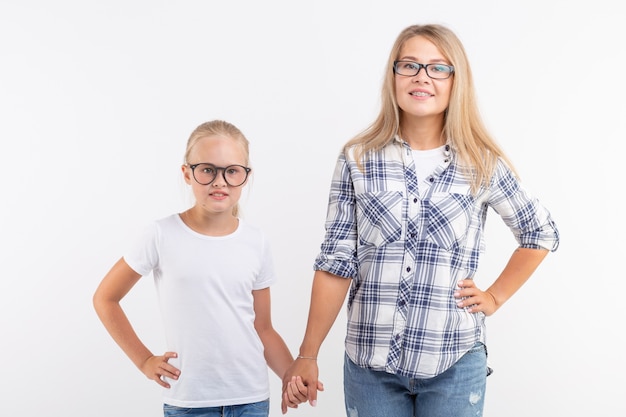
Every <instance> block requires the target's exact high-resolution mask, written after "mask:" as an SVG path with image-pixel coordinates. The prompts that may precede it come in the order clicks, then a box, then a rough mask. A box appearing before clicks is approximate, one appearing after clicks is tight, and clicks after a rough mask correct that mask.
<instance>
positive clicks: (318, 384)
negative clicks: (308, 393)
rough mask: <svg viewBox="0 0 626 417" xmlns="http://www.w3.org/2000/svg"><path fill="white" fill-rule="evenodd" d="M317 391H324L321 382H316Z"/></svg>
mask: <svg viewBox="0 0 626 417" xmlns="http://www.w3.org/2000/svg"><path fill="white" fill-rule="evenodd" d="M317 390H318V391H324V384H323V383H322V381H317Z"/></svg>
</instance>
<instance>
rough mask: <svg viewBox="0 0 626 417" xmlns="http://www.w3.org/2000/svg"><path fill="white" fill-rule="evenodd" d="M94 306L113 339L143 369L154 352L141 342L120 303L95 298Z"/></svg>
mask: <svg viewBox="0 0 626 417" xmlns="http://www.w3.org/2000/svg"><path fill="white" fill-rule="evenodd" d="M94 307H95V309H96V312H97V313H98V317H99V318H100V320H101V321H102V324H103V325H104V327H105V328H106V330H107V331H108V332H109V334H110V335H111V337H112V338H113V340H114V341H115V342H116V343H117V344H118V345H119V347H120V348H122V350H123V351H124V353H126V355H127V356H128V357H129V358H130V360H131V361H132V362H133V363H134V364H135V366H137V368H139V369H141V365H143V364H144V362H145V361H146V359H148V358H149V357H151V356H153V354H152V352H151V351H150V350H149V349H148V348H147V347H146V346H145V345H144V344H143V343H142V342H141V340H140V339H139V337H138V336H137V334H136V333H135V330H134V329H133V327H132V326H131V324H130V322H129V320H128V318H127V317H126V314H124V311H123V310H122V308H121V306H120V305H119V303H117V302H114V301H99V300H94Z"/></svg>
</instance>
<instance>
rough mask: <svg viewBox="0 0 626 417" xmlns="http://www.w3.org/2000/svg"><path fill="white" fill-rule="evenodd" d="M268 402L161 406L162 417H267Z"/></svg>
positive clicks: (268, 410) (268, 412) (268, 411)
mask: <svg viewBox="0 0 626 417" xmlns="http://www.w3.org/2000/svg"><path fill="white" fill-rule="evenodd" d="M269 414H270V401H269V400H265V401H259V402H258V403H250V404H239V405H226V406H222V407H201V408H186V407H175V406H173V405H169V404H163V416H164V417H183V416H184V417H189V416H193V417H268V416H269Z"/></svg>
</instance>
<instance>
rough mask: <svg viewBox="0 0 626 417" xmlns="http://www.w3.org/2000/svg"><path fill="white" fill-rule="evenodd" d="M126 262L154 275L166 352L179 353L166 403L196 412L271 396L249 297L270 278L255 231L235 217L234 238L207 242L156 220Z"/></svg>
mask: <svg viewBox="0 0 626 417" xmlns="http://www.w3.org/2000/svg"><path fill="white" fill-rule="evenodd" d="M124 259H125V260H126V262H127V263H128V265H129V266H130V267H131V268H132V269H133V270H135V271H136V272H137V273H139V274H141V275H147V274H148V273H150V272H152V273H153V276H154V282H155V285H156V289H157V294H158V299H159V305H160V308H161V314H162V316H163V323H164V328H165V338H166V343H167V350H168V351H173V352H177V353H178V358H175V359H170V360H169V363H171V364H172V365H174V366H175V367H177V368H178V369H180V371H181V374H180V377H179V379H178V381H175V380H168V382H169V383H170V384H171V388H169V389H164V392H163V401H164V403H166V404H169V405H173V406H178V407H192V408H196V407H216V406H224V405H235V404H246V403H252V402H257V401H263V400H266V399H267V398H269V375H268V367H267V364H266V362H265V357H264V355H263V344H262V343H261V340H260V338H259V336H258V334H257V332H256V331H255V329H254V317H255V316H254V308H253V298H252V291H253V290H259V289H263V288H267V287H268V286H270V285H271V284H272V283H274V281H275V274H274V267H273V263H272V256H271V253H270V248H269V246H268V242H267V240H266V239H265V236H264V234H263V233H262V232H261V231H260V230H259V229H257V228H255V227H253V226H251V225H249V224H247V223H245V222H244V221H243V220H241V219H240V220H239V227H238V228H237V230H236V231H235V232H234V233H232V234H230V235H228V236H219V237H213V236H206V235H203V234H200V233H197V232H195V231H193V230H191V229H190V228H189V227H187V226H186V225H185V223H183V221H182V220H181V219H180V216H179V215H178V214H174V215H171V216H169V217H166V218H163V219H161V220H158V221H156V222H154V224H153V225H152V227H150V228H149V229H148V230H147V233H146V234H145V235H144V236H143V238H142V239H140V240H139V242H137V244H136V245H134V247H133V248H132V249H131V250H130V251H128V253H127V254H126V255H125V256H124ZM160 354H162V353H160Z"/></svg>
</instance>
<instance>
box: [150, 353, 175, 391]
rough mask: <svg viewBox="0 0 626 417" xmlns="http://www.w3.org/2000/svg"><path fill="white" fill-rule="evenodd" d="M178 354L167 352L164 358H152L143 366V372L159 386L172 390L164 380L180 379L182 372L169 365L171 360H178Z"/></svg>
mask: <svg viewBox="0 0 626 417" xmlns="http://www.w3.org/2000/svg"><path fill="white" fill-rule="evenodd" d="M177 357H178V354H177V353H176V352H165V353H164V354H163V355H162V356H150V357H149V358H148V359H146V360H145V362H144V363H143V364H142V365H141V372H143V373H144V375H145V376H147V377H148V379H152V380H154V381H155V382H156V383H157V384H159V385H161V386H162V387H164V388H170V384H168V383H167V382H166V381H165V380H163V378H164V377H165V378H171V379H178V376H179V375H180V370H179V369H178V368H176V367H174V366H172V365H170V364H169V363H168V361H169V360H170V359H171V358H177Z"/></svg>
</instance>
